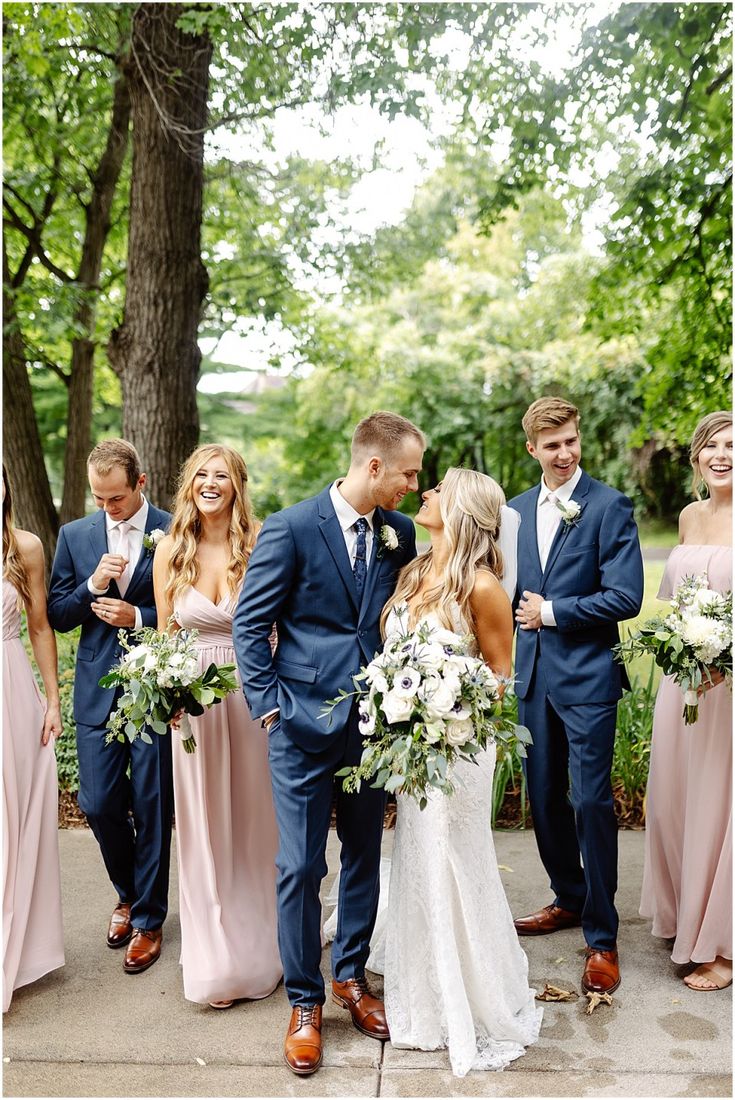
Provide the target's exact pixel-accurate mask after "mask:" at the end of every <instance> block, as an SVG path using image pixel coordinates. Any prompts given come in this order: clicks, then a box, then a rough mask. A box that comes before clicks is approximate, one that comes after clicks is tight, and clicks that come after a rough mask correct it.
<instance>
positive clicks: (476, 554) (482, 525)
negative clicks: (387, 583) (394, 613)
mask: <svg viewBox="0 0 735 1100" xmlns="http://www.w3.org/2000/svg"><path fill="white" fill-rule="evenodd" d="M504 504H505V494H504V492H503V490H502V489H501V488H500V486H499V485H498V483H497V481H494V480H493V478H491V477H488V475H487V474H481V473H479V472H478V471H477V470H464V469H461V468H459V467H456V466H453V467H450V468H449V469H448V470H447V473H446V476H445V478H444V480H443V481H442V485H441V492H440V494H439V511H440V513H441V517H442V522H443V524H444V537H445V539H446V543H447V548H448V550H449V559H448V561H447V564H446V568H445V570H444V576H443V578H442V581H441V583H440V584H438V585H435V586H434V587H433V588H429V589H427V590H426V591H425V592H423V593H422V595H421V598H420V599H419V601H418V603H417V604H416V606H415V607H413V608H412V610H411V617H412V619H413V620H414V621H416V620H418V619H419V618H421V616H422V615H423V614H425V613H426V612H427V611H429V610H430V609H431V610H432V611H434V612H436V614H437V615H438V617H439V619H440V621H441V622H442V623H443V624H444V626H446V627H447V628H448V629H450V630H451V629H454V626H453V622H454V620H453V616H452V609H453V606H454V605H455V604H456V605H457V606H458V607H459V610H460V613H461V615H462V618H463V619H464V620H465V622H467V623H468V624H470V625H472V623H473V621H474V616H473V615H472V609H471V607H470V596H471V594H472V589H473V588H474V585H475V574H476V572H477V570H478V569H485V570H487V571H488V572H490V573H494V574H495V576H496V577H498V579H500V578H501V577H502V576H503V557H502V554H501V553H500V550H499V549H498V535H499V534H500V516H501V511H500V510H501V508H502V506H503V505H504ZM432 560H433V554H432V551H431V550H428V551H427V552H426V553H425V554H421V555H420V557H418V558H414V560H413V561H412V562H410V563H409V564H408V565H406V566H404V568H403V569H402V570H401V573H400V575H399V578H398V584H397V585H396V590H395V592H394V593H393V596H392V597H391V599H390V600H389V602H388V603H387V604H386V606H385V608H384V609H383V614H382V616H381V620H380V626H381V630H383V631H384V629H385V621H386V619H387V617H388V613H389V611H390V609H391V607H394V606H395V605H396V604H399V603H406V602H409V601H410V600H411V599H412V598H413V597H414V596H415V595H416V593H417V592H418V591H419V589H420V588H421V585H422V583H423V581H424V578H425V577H426V575H427V574H428V572H429V570H430V569H431V565H432Z"/></svg>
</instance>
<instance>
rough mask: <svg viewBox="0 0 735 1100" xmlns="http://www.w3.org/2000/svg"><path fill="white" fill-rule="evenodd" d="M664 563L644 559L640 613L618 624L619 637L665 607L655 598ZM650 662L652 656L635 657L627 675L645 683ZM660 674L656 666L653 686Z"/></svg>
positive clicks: (630, 663)
mask: <svg viewBox="0 0 735 1100" xmlns="http://www.w3.org/2000/svg"><path fill="white" fill-rule="evenodd" d="M665 565H666V562H663V561H644V563H643V606H642V607H641V611H640V614H639V615H637V616H636V617H635V619H626V621H625V622H622V623H621V624H620V637H621V638H625V637H627V635H628V634H629V633H630V631H631V630H635V629H636V627H637V626H638V625H639V623H643V622H645V621H646V619H650V618H651V617H652V616H653V615H659V614H660V613H661V612H662V611H663V610H664V609H665V608H666V604H665V602H664V601H663V600H658V599H656V593H657V592H658V590H659V586H660V584H661V578H662V577H663V575H664V566H665ZM652 664H653V658H652V657H646V656H642V657H636V658H635V659H634V660H632V661H630V662H629V663H628V665H627V668H628V675H629V676H630V678H631V679H632V678H633V677H634V676H637V677H638V678H639V680H641V682H642V683H646V682H647V680H648V676H649V672H650V669H651V665H652ZM660 676H661V670H660V669H659V668H656V669H655V672H654V679H653V684H654V687H656V686H657V685H658V681H659V678H660Z"/></svg>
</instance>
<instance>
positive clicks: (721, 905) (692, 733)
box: [640, 545, 732, 963]
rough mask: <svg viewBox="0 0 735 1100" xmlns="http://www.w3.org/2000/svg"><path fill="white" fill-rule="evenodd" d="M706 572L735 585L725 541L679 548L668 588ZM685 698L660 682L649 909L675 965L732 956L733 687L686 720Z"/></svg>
mask: <svg viewBox="0 0 735 1100" xmlns="http://www.w3.org/2000/svg"><path fill="white" fill-rule="evenodd" d="M705 572H706V573H707V574H708V577H709V583H710V586H711V587H712V588H717V589H719V590H720V591H725V590H726V589H729V588H731V587H732V551H731V550H730V548H729V547H726V546H701V545H697V546H694V545H683V546H677V547H675V548H674V550H673V551H672V552H671V556H670V557H669V560H668V563H667V566H666V572H665V574H664V579H663V582H662V584H661V590H660V591H659V597H660V598H661V599H669V598H670V597H671V595H672V594H673V590H674V588H675V587H676V585H677V584H678V583H679V581H680V580H681V579H682V578H683V577H684V576H687V575H692V574H701V573H705ZM683 709H684V700H683V696H682V693H681V689H680V688H679V687H677V685H676V684H675V683H674V681H673V680H671V679H669V678H668V677H664V679H663V680H662V681H661V687H660V689H659V693H658V697H657V699H656V711H655V716H654V722H653V743H652V747H651V766H650V773H649V779H648V793H647V803H646V849H645V864H644V871H643V890H642V895H641V906H640V912H641V915H642V916H644V917H650V918H651V919H652V921H653V928H652V932H653V935H654V936H661V937H662V938H664V939H673V940H674V946H673V950H672V952H671V958H672V960H673V961H674V962H675V963H688V962H690V961H691V962H694V963H708V962H712V961H713V960H714V958H715V956H716V955H722V956H723V957H724V958H727V959H731V958H732V693H731V691H730V689H729V688H728V687H727V686H726V685H725V684H719V685H718V686H717V687H716V688H712V689H711V690H710V691H708V692H707V693H706V695H705V697H704V699H703V700H701V701H700V704H699V718H698V720H697V722H695V723H694V725H691V726H685V725H684V719H683V717H682V711H683Z"/></svg>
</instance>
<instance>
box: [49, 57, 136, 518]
mask: <svg viewBox="0 0 735 1100" xmlns="http://www.w3.org/2000/svg"><path fill="white" fill-rule="evenodd" d="M129 129H130V91H129V88H128V83H127V78H126V76H125V75H124V73H120V75H119V77H118V79H117V81H116V82H115V93H114V97H113V103H112V118H111V120H110V129H109V132H108V135H107V144H106V146H105V150H104V152H103V154H102V156H101V158H100V162H99V165H98V166H97V171H96V172H95V174H94V176H93V179H92V182H93V191H92V198H91V199H90V202H89V205H88V207H87V213H86V224H85V232H84V243H83V245H82V257H81V261H80V264H79V270H78V272H77V277H76V283H77V284H78V286H79V289H80V294H81V296H80V299H79V303H78V305H77V307H76V310H75V312H74V322H73V323H74V330H75V331H76V332H81V333H83V334H84V335H83V336H79V337H77V338H76V339H74V341H73V342H72V352H71V372H70V377H69V416H68V419H67V437H66V450H65V453H64V496H63V499H62V502H61V522H62V523H68V522H69V520H72V519H77V518H78V517H79V516H82V515H84V501H85V496H86V490H87V456H88V455H89V452H90V449H91V446H92V394H93V386H94V348H95V344H94V326H95V318H96V312H97V296H98V293H99V277H100V270H101V267H102V255H103V252H104V249H105V242H106V241H107V235H108V233H109V231H110V211H111V209H112V202H113V199H114V197H115V189H116V188H117V182H118V180H119V178H120V173H121V171H122V167H123V163H124V161H125V154H126V151H127V148H128V132H129Z"/></svg>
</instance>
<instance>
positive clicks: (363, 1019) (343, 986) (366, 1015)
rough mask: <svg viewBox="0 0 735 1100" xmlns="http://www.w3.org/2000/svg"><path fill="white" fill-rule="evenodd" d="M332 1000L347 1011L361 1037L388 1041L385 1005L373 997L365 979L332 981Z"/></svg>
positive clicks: (388, 1033)
mask: <svg viewBox="0 0 735 1100" xmlns="http://www.w3.org/2000/svg"><path fill="white" fill-rule="evenodd" d="M332 998H333V1000H335V1001H336V1002H337V1004H338V1005H342V1007H343V1008H346V1009H347V1010H348V1012H349V1013H350V1015H351V1016H352V1022H353V1024H354V1025H355V1027H356V1028H357V1030H358V1031H361V1032H362V1033H363V1035H369V1036H370V1038H371V1039H382V1040H387V1039H390V1032H389V1031H388V1023H387V1021H386V1018H385V1005H384V1004H383V1002H382V1001H379V1000H378V998H377V997H373V995H372V993H371V992H370V990H369V989H368V984H367V979H366V978H365V977H362V978H349V979H348V980H347V981H346V982H336V981H333V982H332Z"/></svg>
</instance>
